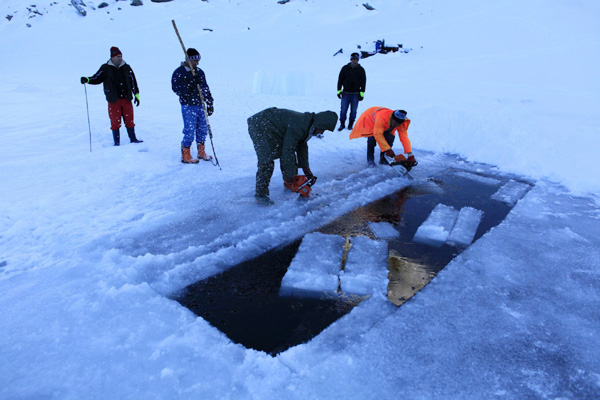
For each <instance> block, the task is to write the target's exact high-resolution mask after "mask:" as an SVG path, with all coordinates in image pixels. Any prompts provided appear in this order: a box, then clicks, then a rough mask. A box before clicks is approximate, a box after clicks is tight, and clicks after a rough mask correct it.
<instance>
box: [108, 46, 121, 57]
mask: <svg viewBox="0 0 600 400" xmlns="http://www.w3.org/2000/svg"><path fill="white" fill-rule="evenodd" d="M119 54H123V53H121V50H119V48H118V47H115V46H113V47H111V48H110V58H113V57H114V56H118V55H119Z"/></svg>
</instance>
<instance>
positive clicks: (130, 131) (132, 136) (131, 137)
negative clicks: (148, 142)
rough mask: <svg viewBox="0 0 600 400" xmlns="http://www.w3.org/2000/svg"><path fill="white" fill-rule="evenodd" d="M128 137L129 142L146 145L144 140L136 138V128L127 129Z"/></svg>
mask: <svg viewBox="0 0 600 400" xmlns="http://www.w3.org/2000/svg"><path fill="white" fill-rule="evenodd" d="M127 135H129V140H130V141H131V143H144V141H143V140H138V138H136V137H135V128H134V127H133V126H132V127H131V128H127Z"/></svg>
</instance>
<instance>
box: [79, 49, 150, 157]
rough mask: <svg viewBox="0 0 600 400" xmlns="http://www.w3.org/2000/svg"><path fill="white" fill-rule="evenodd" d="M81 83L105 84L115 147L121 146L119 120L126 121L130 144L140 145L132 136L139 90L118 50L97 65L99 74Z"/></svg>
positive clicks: (82, 80) (111, 52)
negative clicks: (132, 103) (133, 103)
mask: <svg viewBox="0 0 600 400" xmlns="http://www.w3.org/2000/svg"><path fill="white" fill-rule="evenodd" d="M81 83H82V84H85V83H89V84H90V85H98V84H100V83H103V84H104V94H105V95H106V100H107V101H108V116H109V117H110V129H111V130H112V135H113V141H114V144H115V146H119V145H120V144H121V134H120V128H121V118H123V120H124V121H125V127H126V128H127V135H128V136H129V140H130V141H131V143H142V142H143V140H138V138H137V137H136V136H135V128H134V127H135V124H134V123H133V105H131V100H133V101H134V102H135V105H136V107H137V106H139V105H140V90H139V89H138V85H137V80H136V79H135V74H134V73H133V70H132V69H131V67H130V66H129V64H127V63H126V62H125V61H123V54H122V53H121V50H119V48H118V47H111V48H110V59H109V60H108V61H107V62H106V63H105V64H102V65H101V66H100V69H99V70H98V72H96V73H95V74H94V76H90V77H89V78H87V77H85V76H82V77H81Z"/></svg>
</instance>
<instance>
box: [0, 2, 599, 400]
mask: <svg viewBox="0 0 600 400" xmlns="http://www.w3.org/2000/svg"><path fill="white" fill-rule="evenodd" d="M84 1H85V2H86V3H87V1H86V0H84ZM106 3H107V4H108V6H107V7H104V8H99V4H100V2H98V3H93V9H92V7H91V6H92V3H91V2H90V4H88V7H87V11H88V12H87V16H85V17H82V16H80V15H79V14H77V13H76V11H75V9H74V7H73V6H72V5H70V2H69V1H67V0H56V1H52V2H50V1H49V2H46V3H39V2H36V3H26V2H23V1H20V0H3V1H2V2H1V3H0V11H1V12H2V17H3V18H2V20H1V22H0V55H1V57H2V62H1V63H0V113H1V118H0V134H1V135H2V145H1V146H0V210H1V212H0V310H1V311H0V398H1V399H8V400H24V399H28V400H29V399H31V400H33V399H35V400H38V399H61V400H62V399H77V400H80V399H103V400H106V399H144V400H148V399H170V400H172V399H200V398H202V399H282V398H285V399H290V400H291V399H303V400H304V399H324V398H347V399H390V398H409V399H442V398H443V399H524V398H527V399H558V398H560V399H597V398H599V397H600V396H599V393H600V351H599V349H600V337H599V332H600V313H599V312H598V310H599V309H600V197H599V195H598V193H599V192H600V178H598V156H597V152H598V148H600V128H599V127H600V113H599V112H598V110H599V109H600V78H599V75H598V70H599V66H600V62H599V61H600V24H598V21H600V2H598V1H596V0H580V1H563V0H543V1H542V0H531V1H526V2H523V1H514V0H496V1H493V2H487V1H474V0H465V1H461V2H448V1H442V0H430V1H427V2H414V1H413V2H411V1H405V0H398V1H383V0H370V1H369V4H370V5H371V6H373V7H374V8H375V10H373V11H369V10H367V9H366V8H365V7H364V6H363V5H362V2H356V1H350V0H327V1H324V0H291V1H290V2H288V3H287V4H278V3H277V1H275V0H253V1H226V0H210V1H197V0H174V1H171V2H164V3H155V2H152V1H150V0H145V1H144V5H143V6H139V7H132V6H130V2H129V1H118V2H117V1H115V0H107V1H106ZM33 4H35V5H33ZM171 20H175V21H176V23H177V26H178V29H179V32H180V33H181V36H182V39H183V41H184V43H185V45H186V46H188V47H194V48H196V49H198V50H199V52H200V53H201V55H202V60H201V61H200V67H201V68H202V69H203V70H204V71H205V73H206V76H207V81H208V84H209V85H210V88H211V91H212V93H213V96H214V98H215V113H214V114H213V116H212V117H211V118H210V124H211V128H212V131H213V133H214V138H213V142H214V148H215V150H216V155H217V157H218V159H219V162H220V165H221V168H222V169H219V168H217V167H215V166H212V165H211V164H210V163H206V162H204V163H201V164H198V165H183V164H182V163H181V162H180V142H181V138H182V134H181V130H182V119H181V109H180V105H179V102H178V99H177V96H176V95H175V94H174V93H173V92H172V91H171V87H170V79H171V74H172V73H173V71H174V70H175V69H176V68H177V67H178V66H179V65H180V63H181V61H182V60H183V54H182V49H181V46H180V43H179V41H178V39H177V37H176V35H175V32H174V29H173V26H172V23H171ZM28 25H29V26H28ZM378 39H385V40H386V43H388V44H396V43H398V44H400V43H401V44H403V45H404V46H405V47H406V48H411V49H412V51H410V52H409V53H391V54H387V55H381V54H378V55H375V56H372V57H369V58H365V59H363V60H361V65H363V66H364V68H365V70H366V73H367V88H366V92H365V99H364V100H363V101H362V102H361V103H360V104H359V112H362V111H364V110H365V109H366V108H368V107H372V106H382V107H388V108H394V109H396V108H398V109H400V108H401V109H404V110H407V111H408V116H409V118H410V119H411V121H412V122H411V125H410V129H409V137H410V138H411V141H412V144H413V147H414V152H415V155H416V158H417V160H418V161H419V165H418V166H417V167H416V168H414V169H413V170H412V171H411V175H412V176H413V177H414V178H415V180H414V181H410V180H409V179H404V178H400V177H398V176H397V175H396V174H395V173H394V172H393V171H392V170H391V168H387V167H378V168H367V165H366V158H365V149H366V142H365V141H364V140H359V139H357V140H352V141H350V140H348V134H349V131H347V130H345V131H342V132H337V131H335V132H333V133H332V132H326V133H325V137H324V138H323V139H322V140H318V139H312V140H311V141H310V142H309V148H310V150H309V151H310V163H311V169H312V171H313V172H314V173H315V175H317V176H318V178H319V179H318V182H317V184H316V185H315V186H314V188H313V189H314V190H313V193H314V194H318V196H315V197H314V198H313V199H311V200H310V201H307V202H301V201H298V200H297V195H295V194H293V193H291V192H286V191H285V190H284V188H283V185H282V179H281V173H280V172H279V169H278V168H276V172H275V174H274V176H273V179H272V181H271V197H272V199H273V200H274V201H275V205H274V206H272V207H267V208H264V207H260V206H258V205H257V204H255V202H254V198H253V193H254V184H255V182H254V179H255V171H256V156H255V154H254V151H253V147H252V143H251V141H250V138H249V136H248V134H247V125H246V119H247V118H248V117H250V116H251V115H253V114H254V113H256V112H258V111H261V110H263V109H264V108H267V107H272V106H276V107H281V108H289V109H293V110H297V111H311V112H318V111H324V110H333V111H335V112H338V113H339V105H340V104H339V100H338V98H337V97H336V83H337V77H338V73H339V70H340V68H341V67H342V66H343V65H344V64H346V63H347V62H348V61H349V52H351V51H354V50H356V49H357V47H356V46H357V45H361V46H364V47H365V48H367V47H369V46H372V44H373V42H374V41H376V40H378ZM111 46H118V47H119V48H120V49H121V51H122V52H123V57H124V60H125V61H126V62H127V63H129V64H130V65H131V66H132V68H133V70H134V71H135V74H136V76H137V79H138V83H139V86H140V96H141V97H140V99H141V104H140V106H139V107H137V108H135V122H136V132H137V136H138V137H139V138H140V139H142V140H144V143H142V144H129V143H127V142H128V141H127V140H126V139H125V140H123V142H124V143H123V144H122V145H121V146H120V147H113V146H112V138H111V134H110V130H109V120H108V115H107V105H106V100H105V98H104V94H103V90H102V88H101V87H98V86H90V85H87V86H86V87H85V89H86V90H87V98H86V92H85V90H84V86H83V85H81V84H80V77H81V76H91V75H92V74H94V73H95V72H96V71H97V69H98V67H99V66H100V65H101V64H102V63H104V62H106V61H107V60H108V58H109V49H110V47H111ZM340 48H343V49H344V53H343V54H338V55H336V56H335V57H334V56H333V54H334V53H335V52H337V50H339V49H340ZM86 100H87V104H88V106H89V121H90V125H89V127H88V114H87V110H88V108H86ZM122 136H123V137H124V136H125V135H124V132H122ZM90 141H91V142H90ZM90 144H91V149H92V151H91V152H90ZM209 149H210V151H209V153H212V149H211V146H210V144H209ZM394 150H396V151H401V148H400V147H399V144H398V143H396V144H394ZM448 169H453V170H459V171H462V172H461V173H462V174H466V175H470V176H473V177H477V176H479V175H478V174H479V173H480V172H482V170H485V169H488V170H494V171H499V172H502V173H506V174H514V176H515V177H516V180H515V181H514V182H516V183H519V182H518V180H519V179H522V180H524V181H527V182H532V184H533V187H532V188H531V189H530V190H529V191H527V192H526V193H524V195H523V196H522V197H521V195H522V194H523V193H521V192H520V190H521V189H522V188H519V187H518V185H517V186H514V187H507V188H505V191H503V192H501V193H499V194H498V196H499V197H498V200H500V201H503V202H506V203H507V204H511V205H512V204H514V208H512V210H511V211H510V213H509V214H508V216H507V217H506V219H505V220H504V221H503V222H501V223H500V225H498V226H496V227H495V228H493V229H491V230H490V231H489V232H487V233H486V234H485V235H483V236H482V237H481V238H480V239H478V240H477V241H475V242H474V243H473V244H471V245H470V246H469V247H467V248H466V249H465V250H464V251H463V252H462V253H461V254H460V255H459V256H457V257H456V258H454V259H453V260H452V261H451V262H450V263H449V265H447V266H446V267H445V268H444V269H443V270H442V271H441V272H440V273H439V274H438V275H437V276H436V277H435V278H434V279H433V280H432V281H431V283H430V284H428V285H427V286H426V287H425V288H424V289H422V290H421V291H419V292H418V293H417V294H416V295H415V296H414V297H413V298H411V299H410V300H409V301H408V302H406V303H405V304H403V305H402V306H401V307H396V306H395V305H393V304H391V303H390V302H389V301H387V299H386V297H385V293H382V289H378V288H377V287H375V286H373V288H370V289H369V290H371V289H372V290H373V291H372V293H373V294H372V295H371V296H370V297H369V298H368V300H365V301H363V302H362V303H360V305H359V306H357V307H355V308H354V309H353V310H352V311H351V312H350V313H349V314H347V315H345V316H344V317H343V318H341V319H339V320H338V321H337V322H335V323H333V324H332V325H330V326H329V327H328V328H327V329H325V330H324V331H323V332H322V333H321V334H319V335H318V336H317V337H315V338H314V339H313V340H311V341H310V342H308V343H303V344H300V345H297V346H295V347H292V348H290V349H288V350H287V351H284V352H282V353H280V354H278V355H277V356H276V357H272V356H270V355H268V354H266V353H263V352H260V351H255V350H251V349H246V348H245V347H244V346H242V345H241V344H236V343H233V342H232V341H231V340H229V339H228V337H227V336H226V335H225V334H223V333H222V332H220V331H219V330H217V329H215V328H214V327H213V326H211V325H210V324H209V323H208V322H206V321H205V320H204V319H202V318H200V317H197V316H196V315H194V314H193V313H192V312H191V311H189V310H188V309H186V308H184V307H182V306H181V305H180V304H179V303H177V302H176V301H174V300H172V299H171V296H172V295H173V294H174V293H177V291H179V290H180V289H182V288H184V287H186V286H187V285H189V284H191V283H193V282H196V281H198V280H200V279H203V278H207V277H210V276H213V275H215V274H217V273H219V272H221V271H224V270H226V269H228V268H230V267H231V266H233V265H236V264H237V263H239V262H242V261H244V260H248V259H251V258H253V257H256V256H257V255H259V254H262V253H263V252H264V251H266V250H269V249H272V248H275V247H278V246H281V245H284V244H287V243H291V242H293V241H295V240H298V239H300V238H302V237H303V236H304V235H306V234H308V233H310V232H313V231H315V230H316V229H318V228H319V227H321V226H323V225H324V224H326V223H328V222H330V221H332V220H333V219H335V218H337V217H339V216H340V215H343V214H345V213H347V212H349V211H351V210H353V209H355V208H356V207H358V206H362V205H365V204H368V203H370V202H372V201H375V200H377V199H379V198H381V197H384V196H386V195H389V194H391V193H394V192H396V191H398V190H400V189H402V188H404V187H406V186H407V185H411V184H414V183H419V182H420V183H422V182H425V181H426V180H427V179H428V178H429V177H432V176H434V175H436V174H437V173H438V172H440V171H445V170H448ZM484 172H485V171H484ZM474 179H478V178H474ZM494 201H496V200H494ZM457 212H458V210H457ZM458 218H460V217H458ZM467 220H468V221H469V223H468V224H467V225H471V222H473V224H474V223H475V221H476V219H470V218H469V219H467ZM461 226H462V225H461ZM471 229H472V228H471ZM450 232H451V231H449V232H448V235H450V237H452V235H451V234H450ZM461 232H462V233H463V234H461V235H460V240H459V241H460V242H461V243H467V242H469V240H468V237H467V234H466V232H467V229H466V228H465V230H464V231H461ZM469 232H470V231H469ZM363 240H364V241H365V243H364V246H365V248H364V258H361V257H359V260H366V259H373V260H378V259H379V257H380V254H384V256H385V250H382V249H377V248H376V247H377V246H383V245H381V244H380V245H376V243H385V241H373V242H375V243H373V242H368V241H366V239H359V241H363ZM369 240H372V239H369ZM370 245H374V248H370V250H368V249H367V248H368V246H370ZM314 246H315V247H314V248H313V249H310V250H314V251H316V250H319V249H320V247H319V243H317V244H316V245H314ZM357 249H358V247H357ZM321 250H324V248H322V249H321ZM380 252H381V253H380ZM351 253H352V250H350V251H349V254H348V257H349V258H348V263H350V265H349V266H348V268H349V271H351V269H352V268H351V267H353V265H354V264H352V258H351V257H352V254H351ZM358 264H362V262H359V263H358ZM377 265H379V266H381V264H378V263H377V262H374V263H373V264H372V265H369V266H370V267H373V268H374V269H373V270H372V271H369V272H367V274H372V275H370V276H374V275H375V274H377V273H378V271H377V270H376V269H375V267H376V266H377ZM345 274H346V273H345V272H344V276H345ZM361 282H363V283H364V282H366V279H365V280H362V281H361ZM377 282H381V281H380V280H378V281H377ZM384 286H385V284H384Z"/></svg>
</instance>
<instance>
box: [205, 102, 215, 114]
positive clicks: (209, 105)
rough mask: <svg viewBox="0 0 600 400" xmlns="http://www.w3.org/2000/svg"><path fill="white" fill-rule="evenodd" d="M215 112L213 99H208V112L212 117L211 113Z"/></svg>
mask: <svg viewBox="0 0 600 400" xmlns="http://www.w3.org/2000/svg"><path fill="white" fill-rule="evenodd" d="M214 112H215V107H213V103H212V101H207V102H206V113H207V114H208V116H209V117H210V116H211V115H213V113H214Z"/></svg>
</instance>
